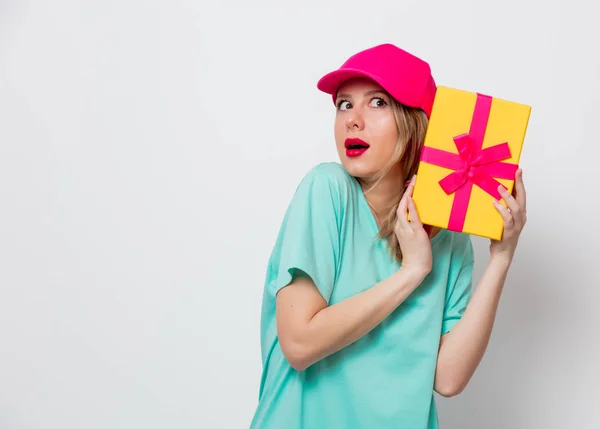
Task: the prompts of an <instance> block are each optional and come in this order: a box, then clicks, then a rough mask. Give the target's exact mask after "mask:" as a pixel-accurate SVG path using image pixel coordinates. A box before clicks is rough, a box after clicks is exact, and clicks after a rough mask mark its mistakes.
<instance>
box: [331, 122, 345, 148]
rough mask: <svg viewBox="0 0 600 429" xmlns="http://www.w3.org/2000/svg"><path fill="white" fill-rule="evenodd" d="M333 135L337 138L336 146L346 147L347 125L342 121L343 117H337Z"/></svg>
mask: <svg viewBox="0 0 600 429" xmlns="http://www.w3.org/2000/svg"><path fill="white" fill-rule="evenodd" d="M333 133H334V136H335V144H336V146H337V147H338V149H339V148H342V147H344V142H345V140H346V137H347V136H346V134H347V133H346V125H345V123H344V121H343V120H342V119H341V115H339V116H337V117H336V119H335V123H334V129H333Z"/></svg>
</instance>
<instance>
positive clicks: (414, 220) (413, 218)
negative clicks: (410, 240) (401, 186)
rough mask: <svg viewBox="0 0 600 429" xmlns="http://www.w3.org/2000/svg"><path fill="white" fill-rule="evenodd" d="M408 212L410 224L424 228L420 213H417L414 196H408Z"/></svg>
mask: <svg viewBox="0 0 600 429" xmlns="http://www.w3.org/2000/svg"><path fill="white" fill-rule="evenodd" d="M408 212H409V213H410V224H411V225H412V226H414V227H416V228H423V224H422V223H421V219H419V213H417V206H416V205H415V201H414V200H413V199H412V197H408Z"/></svg>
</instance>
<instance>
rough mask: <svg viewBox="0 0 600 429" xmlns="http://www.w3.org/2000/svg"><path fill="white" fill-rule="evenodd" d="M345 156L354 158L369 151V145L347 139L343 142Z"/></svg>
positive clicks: (356, 139)
mask: <svg viewBox="0 0 600 429" xmlns="http://www.w3.org/2000/svg"><path fill="white" fill-rule="evenodd" d="M345 147H346V156H348V157H350V158H355V157H357V156H360V155H362V154H363V153H365V152H366V151H367V150H368V149H369V147H370V146H369V143H367V142H366V141H364V140H361V139H359V138H348V139H346V142H345Z"/></svg>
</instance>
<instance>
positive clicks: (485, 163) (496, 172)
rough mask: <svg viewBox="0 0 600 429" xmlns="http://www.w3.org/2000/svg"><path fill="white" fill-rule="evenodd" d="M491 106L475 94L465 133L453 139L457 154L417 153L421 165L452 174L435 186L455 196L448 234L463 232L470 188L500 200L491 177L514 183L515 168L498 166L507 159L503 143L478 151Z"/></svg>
mask: <svg viewBox="0 0 600 429" xmlns="http://www.w3.org/2000/svg"><path fill="white" fill-rule="evenodd" d="M491 106H492V97H490V96H488V95H482V94H477V101H476V103H475V111H474V112H473V119H472V121H471V129H470V130H469V133H468V134H461V135H459V136H456V137H454V144H456V148H457V149H458V154H456V153H452V152H446V151H444V150H440V149H436V148H433V147H429V146H424V147H423V150H422V152H421V161H423V162H426V163H428V164H433V165H438V166H440V167H444V168H449V169H451V170H455V171H454V172H452V173H450V174H449V175H447V176H446V177H444V178H443V179H442V180H440V181H439V182H438V183H439V184H440V186H441V187H442V189H443V190H444V192H446V194H448V195H449V194H451V193H453V192H454V193H455V196H454V201H453V202H452V210H451V211H450V219H449V221H448V229H449V230H452V231H458V232H460V231H462V230H463V227H464V223H465V218H466V216H467V209H468V207H469V200H470V198H471V190H472V189H473V185H477V186H478V187H480V188H481V189H483V190H484V191H485V192H486V193H488V194H489V195H491V196H492V197H494V198H495V199H496V200H500V199H501V198H502V197H501V196H500V193H499V192H498V186H500V185H501V183H500V182H498V181H497V180H496V179H494V177H497V178H499V179H510V180H515V174H516V171H517V169H518V165H516V164H509V163H506V162H501V160H503V159H507V158H510V156H511V154H510V149H509V147H508V143H507V142H504V143H501V144H497V145H495V146H491V147H488V148H485V149H482V148H481V147H482V145H483V136H484V135H485V129H486V127H487V123H488V118H489V115H490V109H491Z"/></svg>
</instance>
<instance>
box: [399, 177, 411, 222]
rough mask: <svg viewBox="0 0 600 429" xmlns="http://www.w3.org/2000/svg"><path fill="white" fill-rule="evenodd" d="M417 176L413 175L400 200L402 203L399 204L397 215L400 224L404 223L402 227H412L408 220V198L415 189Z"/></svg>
mask: <svg viewBox="0 0 600 429" xmlns="http://www.w3.org/2000/svg"><path fill="white" fill-rule="evenodd" d="M415 178H416V176H413V177H412V178H411V180H410V182H409V184H408V186H407V188H406V190H405V191H404V194H403V195H402V199H401V200H400V204H398V210H397V211H396V216H397V218H398V219H399V221H400V224H401V225H402V227H404V228H409V227H410V223H409V221H408V217H407V212H408V198H409V197H410V196H411V195H412V191H413V189H414V186H415ZM410 216H411V219H412V214H411V215H410Z"/></svg>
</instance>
